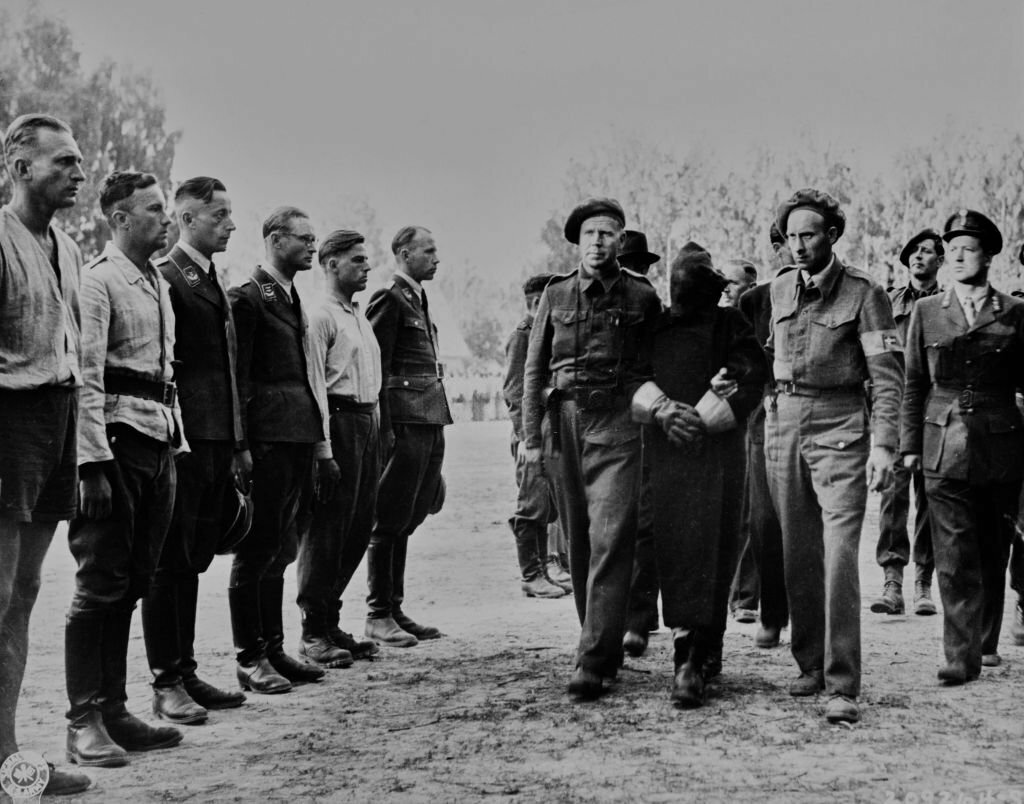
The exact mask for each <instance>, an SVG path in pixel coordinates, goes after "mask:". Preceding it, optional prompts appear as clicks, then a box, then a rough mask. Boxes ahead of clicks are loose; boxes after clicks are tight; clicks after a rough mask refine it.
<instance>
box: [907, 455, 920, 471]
mask: <svg viewBox="0 0 1024 804" xmlns="http://www.w3.org/2000/svg"><path fill="white" fill-rule="evenodd" d="M903 468H904V469H909V470H910V471H911V472H920V471H921V456H920V455H904V456H903Z"/></svg>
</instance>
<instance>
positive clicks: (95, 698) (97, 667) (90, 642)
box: [64, 611, 128, 768]
mask: <svg viewBox="0 0 1024 804" xmlns="http://www.w3.org/2000/svg"><path fill="white" fill-rule="evenodd" d="M105 625H106V612H79V611H72V612H71V614H69V615H68V620H67V629H66V631H65V636H64V667H65V674H66V680H67V690H68V700H69V702H70V707H69V709H68V720H69V721H70V722H69V723H68V734H67V758H68V761H69V762H73V763H75V764H76V765H85V766H90V767H100V768H119V767H121V766H122V765H127V764H128V753H127V752H126V751H125V750H124V749H123V748H122V747H121V746H119V745H118V744H117V743H115V742H114V741H113V740H112V739H111V738H110V735H109V734H108V733H107V729H106V727H105V726H104V725H103V718H102V716H101V715H100V711H99V695H100V685H101V684H102V681H103V634H104V631H105V630H106V629H105Z"/></svg>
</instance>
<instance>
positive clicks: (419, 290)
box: [395, 268, 423, 299]
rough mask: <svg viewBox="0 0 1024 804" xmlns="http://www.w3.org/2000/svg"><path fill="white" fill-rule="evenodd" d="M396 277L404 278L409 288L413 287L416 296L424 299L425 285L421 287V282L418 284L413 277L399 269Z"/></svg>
mask: <svg viewBox="0 0 1024 804" xmlns="http://www.w3.org/2000/svg"><path fill="white" fill-rule="evenodd" d="M395 275H396V276H400V277H402V280H403V281H404V282H405V283H406V284H408V285H409V287H411V288H412V289H413V290H415V291H416V295H417V296H419V297H420V299H422V298H423V285H421V284H420V283H419V282H417V281H416V280H415V279H413V278H412V277H411V276H409V274H407V273H406V272H405V271H403V270H402V269H401V268H399V269H398V270H397V271H395Z"/></svg>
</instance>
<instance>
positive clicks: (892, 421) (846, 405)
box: [765, 190, 903, 722]
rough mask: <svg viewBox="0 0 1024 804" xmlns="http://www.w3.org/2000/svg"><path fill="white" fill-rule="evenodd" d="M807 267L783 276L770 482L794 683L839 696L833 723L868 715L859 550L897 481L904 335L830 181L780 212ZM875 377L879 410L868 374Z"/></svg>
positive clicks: (769, 427) (793, 689)
mask: <svg viewBox="0 0 1024 804" xmlns="http://www.w3.org/2000/svg"><path fill="white" fill-rule="evenodd" d="M776 223H777V224H778V227H779V231H780V232H785V234H786V239H787V242H788V243H789V248H790V251H791V252H792V254H793V258H794V261H795V267H796V270H794V271H789V272H787V273H784V274H782V275H780V276H779V277H778V278H777V279H775V281H774V282H772V284H771V297H772V334H771V337H770V339H769V342H768V343H769V351H770V352H772V353H773V358H774V365H773V370H774V374H775V390H776V393H777V396H776V398H775V400H774V402H773V403H772V404H771V406H770V409H769V410H768V414H767V418H766V422H765V461H766V465H767V469H768V485H769V488H770V489H771V493H772V498H773V499H774V500H775V504H776V510H777V511H778V513H779V521H780V523H781V524H782V537H783V544H784V548H785V565H786V589H787V593H788V596H789V612H790V618H791V626H792V650H793V656H794V658H795V659H796V661H797V664H798V665H799V668H800V676H799V677H798V678H797V679H796V680H794V681H793V683H792V684H791V685H790V688H789V692H790V694H791V695H814V694H816V693H817V692H819V691H820V690H822V689H824V690H825V691H826V692H827V693H828V695H829V696H830V698H829V701H828V705H827V706H826V709H825V716H826V717H827V718H828V720H829V721H832V722H838V721H856V720H858V718H859V716H860V714H859V709H858V707H857V696H858V695H859V694H860V673H861V655H860V581H859V577H858V571H857V569H858V568H857V550H858V545H859V543H860V530H861V525H862V523H863V521H864V509H865V505H866V504H867V492H868V488H869V487H870V488H871V489H873V490H877V489H880V488H884V486H885V485H886V484H887V483H888V482H889V477H890V475H891V472H892V463H893V460H894V450H895V448H896V444H897V438H898V427H899V422H898V419H899V407H900V396H901V394H902V390H903V360H902V358H903V347H902V344H901V343H900V339H899V333H898V331H897V330H896V324H895V322H894V321H893V318H892V309H891V307H890V305H889V299H888V298H887V297H886V295H885V291H884V290H883V289H882V288H881V287H880V286H879V285H878V284H877V283H875V282H874V281H873V280H872V279H871V277H870V276H868V275H867V274H866V273H864V272H863V271H859V270H857V269H855V268H850V267H848V266H846V265H844V264H843V263H842V262H841V261H840V260H839V258H838V257H836V255H835V254H834V253H833V251H832V247H833V245H834V243H835V242H836V240H838V239H839V238H840V237H841V236H842V234H843V230H844V229H845V226H846V216H845V215H844V214H843V212H842V210H841V209H840V208H839V204H838V202H837V201H836V200H835V199H834V198H832V196H830V195H828V194H827V193H823V192H819V191H817V190H800V191H798V192H797V193H796V194H794V195H793V196H792V198H790V199H789V200H787V201H786V202H784V203H783V204H782V205H781V206H780V207H779V211H778V215H777V217H776ZM868 380H871V389H872V391H871V395H872V399H871V403H872V404H871V418H870V421H869V420H868V409H867V404H866V403H867V400H866V398H865V390H864V389H865V383H866V382H867V381H868Z"/></svg>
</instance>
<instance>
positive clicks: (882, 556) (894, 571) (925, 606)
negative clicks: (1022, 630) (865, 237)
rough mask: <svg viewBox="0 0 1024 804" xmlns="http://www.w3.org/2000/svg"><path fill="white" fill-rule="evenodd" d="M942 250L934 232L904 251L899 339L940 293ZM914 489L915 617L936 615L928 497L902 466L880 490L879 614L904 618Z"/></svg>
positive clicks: (893, 297) (892, 296)
mask: <svg viewBox="0 0 1024 804" xmlns="http://www.w3.org/2000/svg"><path fill="white" fill-rule="evenodd" d="M943 254H944V249H943V246H942V236H941V235H940V234H939V233H938V232H936V231H935V230H934V229H922V230H921V231H920V232H918V233H917V234H916V235H914V236H913V237H912V238H910V240H908V241H907V244H906V245H905V246H904V247H903V250H902V251H901V252H900V262H901V263H903V264H904V265H905V266H906V267H907V270H908V271H909V274H910V279H909V281H908V282H907V284H906V285H905V286H903V287H901V288H895V289H893V290H892V291H890V292H889V301H891V302H892V315H893V318H894V319H895V320H896V328H897V329H898V330H899V331H900V340H901V341H903V342H904V343H906V340H907V330H908V329H909V327H910V314H911V313H912V312H913V310H914V304H915V303H916V302H917V300H918V299H923V298H925V297H926V296H934V295H935V294H936V293H938V292H939V281H938V279H937V278H936V275H937V274H938V272H939V268H941V267H942V257H943ZM911 484H913V486H914V507H915V510H916V511H917V513H916V515H915V520H914V567H915V572H914V613H915V614H921V615H929V614H935V603H934V602H933V601H932V571H933V570H934V568H935V562H934V560H933V558H932V534H931V528H930V525H929V522H928V498H927V497H926V496H925V493H924V475H923V474H921V472H920V470H918V471H916V472H908V471H907V469H906V468H905V467H904V466H903V461H902V460H900V459H897V461H896V463H895V464H894V465H893V478H892V482H891V483H890V484H889V485H887V486H886V487H885V488H883V489H882V503H881V507H880V509H879V512H878V519H879V534H878V548H877V550H876V555H877V558H878V565H879V566H880V567H881V568H882V570H883V571H884V572H885V585H884V587H883V589H882V596H881V597H879V598H878V599H877V600H875V601H874V602H873V603H872V604H871V610H872V611H873V612H875V613H876V614H903V612H904V609H905V604H904V602H903V568H904V567H905V566H907V563H908V562H909V561H910V540H909V539H908V538H907V517H908V515H909V513H910V486H911Z"/></svg>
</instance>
